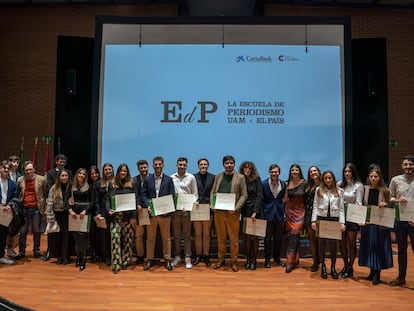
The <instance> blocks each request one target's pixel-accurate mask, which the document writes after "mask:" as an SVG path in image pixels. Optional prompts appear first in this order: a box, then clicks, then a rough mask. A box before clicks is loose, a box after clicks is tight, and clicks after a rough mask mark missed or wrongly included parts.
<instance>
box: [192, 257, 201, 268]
mask: <svg viewBox="0 0 414 311" xmlns="http://www.w3.org/2000/svg"><path fill="white" fill-rule="evenodd" d="M200 262H201V256H200V255H197V256H196V258H195V259H194V262H193V265H194V266H197V265H198V264H199V263H200Z"/></svg>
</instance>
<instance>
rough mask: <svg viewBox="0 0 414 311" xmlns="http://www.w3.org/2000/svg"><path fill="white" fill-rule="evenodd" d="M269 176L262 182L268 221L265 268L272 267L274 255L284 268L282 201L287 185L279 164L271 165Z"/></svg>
mask: <svg viewBox="0 0 414 311" xmlns="http://www.w3.org/2000/svg"><path fill="white" fill-rule="evenodd" d="M269 175H270V177H269V178H267V179H265V180H263V181H262V186H263V212H264V219H266V221H267V225H266V236H265V240H264V255H265V267H266V268H270V267H271V263H270V257H271V255H272V253H273V259H274V262H275V264H276V265H279V266H281V267H284V265H285V264H284V263H283V262H282V261H281V260H280V248H281V246H282V237H283V236H284V234H283V229H284V221H285V204H284V203H283V202H282V199H283V195H284V193H285V189H286V183H285V182H283V181H281V180H279V175H280V167H279V166H278V165H277V164H272V165H270V167H269ZM272 240H273V241H272ZM272 249H273V250H272Z"/></svg>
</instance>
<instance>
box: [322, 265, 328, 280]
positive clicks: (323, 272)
mask: <svg viewBox="0 0 414 311" xmlns="http://www.w3.org/2000/svg"><path fill="white" fill-rule="evenodd" d="M321 278H322V279H327V278H328V273H327V272H326V265H325V264H324V263H323V264H322V266H321Z"/></svg>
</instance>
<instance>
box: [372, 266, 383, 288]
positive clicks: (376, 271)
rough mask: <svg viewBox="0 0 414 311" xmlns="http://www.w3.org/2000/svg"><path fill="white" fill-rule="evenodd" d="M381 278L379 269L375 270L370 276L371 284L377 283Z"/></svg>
mask: <svg viewBox="0 0 414 311" xmlns="http://www.w3.org/2000/svg"><path fill="white" fill-rule="evenodd" d="M380 278H381V270H375V272H374V276H373V277H372V285H378V284H379V282H380Z"/></svg>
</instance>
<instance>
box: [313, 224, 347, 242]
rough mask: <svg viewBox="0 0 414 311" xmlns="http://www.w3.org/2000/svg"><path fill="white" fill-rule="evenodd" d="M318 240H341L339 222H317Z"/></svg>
mask: <svg viewBox="0 0 414 311" xmlns="http://www.w3.org/2000/svg"><path fill="white" fill-rule="evenodd" d="M316 236H317V237H319V238H325V239H333V240H342V232H341V223H340V222H339V221H329V220H318V231H317V232H316Z"/></svg>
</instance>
